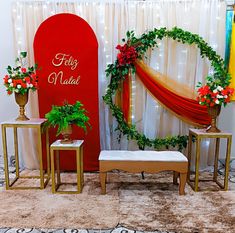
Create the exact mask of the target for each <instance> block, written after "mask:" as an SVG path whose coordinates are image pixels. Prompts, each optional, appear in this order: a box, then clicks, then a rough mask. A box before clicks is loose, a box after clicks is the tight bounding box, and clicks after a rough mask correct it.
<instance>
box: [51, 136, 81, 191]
mask: <svg viewBox="0 0 235 233" xmlns="http://www.w3.org/2000/svg"><path fill="white" fill-rule="evenodd" d="M83 142H84V141H83V140H73V143H71V144H62V143H61V140H57V141H55V142H54V143H52V144H51V146H50V154H51V179H52V193H61V194H76V193H81V192H82V187H83V184H84V175H83ZM59 150H75V151H76V163H77V183H75V184H76V185H77V191H60V190H58V189H59V187H60V186H61V185H63V184H74V183H62V182H61V178H60V158H59V156H60V155H59ZM54 152H56V153H54ZM55 155H56V158H55ZM55 163H56V177H57V182H56V179H55Z"/></svg>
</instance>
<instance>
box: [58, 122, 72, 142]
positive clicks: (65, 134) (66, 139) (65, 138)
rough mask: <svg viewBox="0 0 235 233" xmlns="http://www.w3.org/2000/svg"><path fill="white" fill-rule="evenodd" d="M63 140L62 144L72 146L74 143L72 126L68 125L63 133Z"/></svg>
mask: <svg viewBox="0 0 235 233" xmlns="http://www.w3.org/2000/svg"><path fill="white" fill-rule="evenodd" d="M61 134H62V136H63V139H62V140H61V141H60V143H62V144H70V143H73V140H72V139H71V138H70V136H71V134H72V126H71V125H68V127H67V128H66V129H64V130H62V131H61Z"/></svg>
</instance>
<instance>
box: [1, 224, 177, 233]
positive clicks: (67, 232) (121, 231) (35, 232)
mask: <svg viewBox="0 0 235 233" xmlns="http://www.w3.org/2000/svg"><path fill="white" fill-rule="evenodd" d="M0 233H144V232H141V231H135V230H129V229H127V228H126V227H123V226H121V225H118V226H117V227H115V228H113V229H106V230H88V229H83V230H79V229H36V228H0ZM148 233H151V232H148ZM152 233H174V232H170V231H153V232H152Z"/></svg>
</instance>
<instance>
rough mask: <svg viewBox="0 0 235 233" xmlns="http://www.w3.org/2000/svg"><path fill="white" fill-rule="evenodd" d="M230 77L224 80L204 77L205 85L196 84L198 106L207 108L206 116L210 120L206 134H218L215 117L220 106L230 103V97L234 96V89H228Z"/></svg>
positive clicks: (218, 112)
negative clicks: (208, 116) (207, 115)
mask: <svg viewBox="0 0 235 233" xmlns="http://www.w3.org/2000/svg"><path fill="white" fill-rule="evenodd" d="M230 79H231V77H230V75H229V74H227V75H226V76H225V78H219V77H218V78H214V77H212V76H207V77H206V83H205V85H202V83H201V82H199V83H198V85H197V87H198V90H197V92H198V97H197V100H198V101H199V104H201V105H205V106H207V108H208V114H209V115H210V116H211V118H212V122H211V125H210V126H209V127H208V128H207V132H220V130H219V129H218V128H217V127H216V117H217V116H218V115H219V114H220V110H221V106H222V105H223V106H224V107H225V106H226V105H227V104H228V103H229V102H230V101H231V96H232V95H233V94H234V88H230V87H229V84H230Z"/></svg>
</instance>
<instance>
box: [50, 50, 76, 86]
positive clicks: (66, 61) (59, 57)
mask: <svg viewBox="0 0 235 233" xmlns="http://www.w3.org/2000/svg"><path fill="white" fill-rule="evenodd" d="M78 63H79V62H78V60H77V59H75V58H73V57H72V56H70V55H68V54H65V53H57V54H56V55H55V57H54V58H53V59H52V64H53V65H54V66H56V67H59V66H62V65H64V66H69V67H70V69H71V70H75V69H76V68H77V66H78ZM47 80H48V83H52V84H54V85H56V84H57V83H58V80H59V83H60V84H62V85H78V84H79V83H80V75H79V76H78V77H77V78H74V77H73V76H71V77H70V78H67V79H65V78H64V73H63V71H62V70H61V71H59V72H58V73H56V72H52V73H51V74H50V75H49V76H48V79H47Z"/></svg>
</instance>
